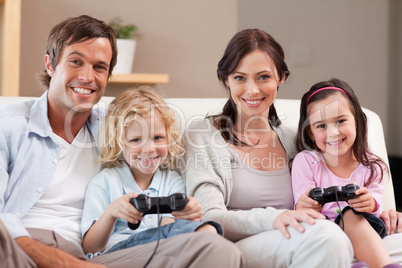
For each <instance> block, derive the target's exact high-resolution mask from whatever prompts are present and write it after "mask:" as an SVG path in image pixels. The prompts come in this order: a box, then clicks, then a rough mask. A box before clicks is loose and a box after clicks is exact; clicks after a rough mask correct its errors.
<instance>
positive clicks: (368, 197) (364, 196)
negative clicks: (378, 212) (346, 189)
mask: <svg viewBox="0 0 402 268" xmlns="http://www.w3.org/2000/svg"><path fill="white" fill-rule="evenodd" d="M355 194H356V195H358V197H355V198H352V199H349V206H350V207H351V208H354V209H355V210H356V211H359V212H367V213H371V212H373V211H374V210H375V209H376V203H375V200H374V198H373V196H372V194H371V193H370V191H369V190H368V189H367V188H366V187H361V188H360V189H357V190H356V192H355Z"/></svg>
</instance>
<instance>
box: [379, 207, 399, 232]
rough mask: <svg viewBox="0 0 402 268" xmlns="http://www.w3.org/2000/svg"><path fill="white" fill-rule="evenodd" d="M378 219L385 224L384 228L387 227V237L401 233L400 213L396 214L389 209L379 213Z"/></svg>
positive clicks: (393, 210)
mask: <svg viewBox="0 0 402 268" xmlns="http://www.w3.org/2000/svg"><path fill="white" fill-rule="evenodd" d="M380 218H381V220H382V221H383V222H384V223H385V227H387V235H391V234H395V233H402V213H401V212H397V211H395V209H390V210H388V211H383V212H381V215H380ZM398 223H400V224H398Z"/></svg>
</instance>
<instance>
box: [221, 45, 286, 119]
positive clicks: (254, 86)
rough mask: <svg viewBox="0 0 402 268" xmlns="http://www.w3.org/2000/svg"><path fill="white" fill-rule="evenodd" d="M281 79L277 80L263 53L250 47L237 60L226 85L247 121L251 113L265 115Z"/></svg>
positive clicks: (265, 54) (266, 55)
mask: <svg viewBox="0 0 402 268" xmlns="http://www.w3.org/2000/svg"><path fill="white" fill-rule="evenodd" d="M284 79H285V78H283V79H282V80H281V81H280V80H279V77H278V73H277V70H276V68H275V64H274V62H273V60H272V59H271V57H270V56H269V55H268V54H267V53H266V52H264V51H261V50H254V51H252V52H250V53H248V54H246V55H245V56H244V57H243V58H242V59H241V61H240V63H239V65H238V66H237V68H236V70H235V71H234V72H233V73H232V74H230V75H229V77H228V79H227V82H226V84H227V86H228V87H229V88H230V94H231V96H232V99H233V100H234V102H235V103H236V106H237V111H238V113H239V114H240V115H241V116H242V118H245V119H247V120H248V119H252V117H254V116H256V117H259V116H264V117H265V118H268V109H269V107H270V106H271V104H272V103H273V101H274V100H275V98H276V93H277V88H278V86H279V85H280V84H282V83H283V81H284Z"/></svg>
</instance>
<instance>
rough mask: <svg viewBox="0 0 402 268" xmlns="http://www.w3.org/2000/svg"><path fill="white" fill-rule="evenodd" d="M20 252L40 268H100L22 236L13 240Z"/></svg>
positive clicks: (97, 265) (98, 265)
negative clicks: (22, 251)
mask: <svg viewBox="0 0 402 268" xmlns="http://www.w3.org/2000/svg"><path fill="white" fill-rule="evenodd" d="M15 241H16V242H17V244H18V245H19V246H20V247H21V249H22V250H24V252H25V253H26V254H27V255H28V256H29V257H30V258H31V259H32V260H33V261H34V262H35V263H36V264H37V265H38V267H41V268H53V267H60V268H75V267H76V268H83V267H86V268H101V267H105V266H103V265H100V264H94V263H90V262H86V261H83V260H80V259H77V258H75V257H74V256H72V255H70V254H68V253H66V252H64V251H62V250H60V249H58V248H52V247H49V246H46V245H44V244H42V243H40V242H38V241H35V240H33V239H32V238H30V237H27V236H23V237H18V238H16V239H15Z"/></svg>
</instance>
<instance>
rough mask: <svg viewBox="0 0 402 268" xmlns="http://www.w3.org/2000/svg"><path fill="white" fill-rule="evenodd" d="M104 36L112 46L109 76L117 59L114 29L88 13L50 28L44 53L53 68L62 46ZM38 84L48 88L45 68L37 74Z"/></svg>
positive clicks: (48, 79)
mask: <svg viewBox="0 0 402 268" xmlns="http://www.w3.org/2000/svg"><path fill="white" fill-rule="evenodd" d="M99 37H105V38H107V39H109V42H110V45H111V47H112V59H111V61H110V64H109V75H108V76H109V77H110V75H111V74H112V71H113V68H114V66H115V65H116V61H117V46H116V38H115V34H114V30H113V29H112V28H111V27H109V26H108V25H107V24H106V23H105V22H103V21H101V20H98V19H95V18H92V17H90V16H88V15H81V16H78V17H73V18H68V19H66V20H64V21H62V22H60V23H59V24H57V25H56V26H54V27H53V28H52V29H51V30H50V34H49V37H48V39H47V45H46V53H45V54H47V55H49V57H50V60H51V63H52V68H53V69H54V70H55V69H56V66H57V64H58V62H59V59H60V55H61V53H62V51H63V48H64V46H69V45H71V44H74V43H78V42H84V41H86V40H88V39H91V38H99ZM37 79H38V81H39V83H40V85H41V86H42V87H43V88H45V89H48V88H49V84H50V79H51V77H50V76H49V74H48V73H47V71H46V70H43V71H42V72H40V73H39V74H38V76H37Z"/></svg>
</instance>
